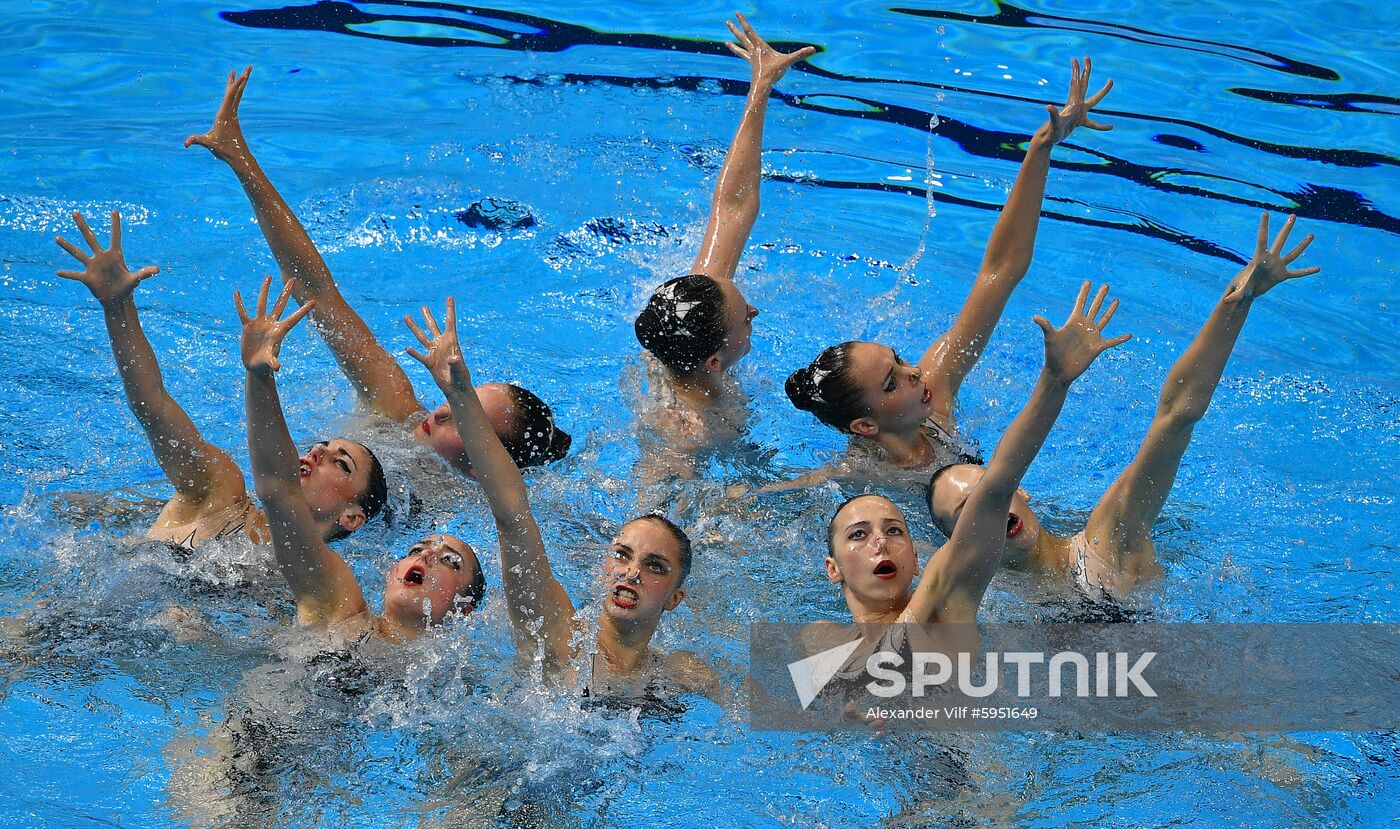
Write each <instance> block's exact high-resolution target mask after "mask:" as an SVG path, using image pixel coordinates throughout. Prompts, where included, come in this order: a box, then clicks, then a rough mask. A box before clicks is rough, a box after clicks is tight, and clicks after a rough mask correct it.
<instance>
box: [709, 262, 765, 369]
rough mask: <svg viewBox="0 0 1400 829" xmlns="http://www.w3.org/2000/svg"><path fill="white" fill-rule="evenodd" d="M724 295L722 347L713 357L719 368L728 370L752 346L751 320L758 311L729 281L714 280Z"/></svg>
mask: <svg viewBox="0 0 1400 829" xmlns="http://www.w3.org/2000/svg"><path fill="white" fill-rule="evenodd" d="M715 283H716V284H718V285H719V289H720V291H721V292H722V293H723V294H724V330H725V340H724V347H723V348H721V349H720V350H719V352H718V353H717V354H716V355H715V356H716V357H718V358H719V363H720V367H721V368H728V367H729V366H732V365H734V364H735V363H737V362H739V361H740V360H742V359H743V358H744V355H746V354H748V353H749V349H750V348H751V347H752V346H753V318H754V317H756V316H758V309H757V308H755V307H753V306H752V305H750V304H749V303H748V300H746V299H744V295H743V294H742V293H741V292H740V291H739V288H738V286H737V285H735V284H734V281H733V280H731V279H716V280H715Z"/></svg>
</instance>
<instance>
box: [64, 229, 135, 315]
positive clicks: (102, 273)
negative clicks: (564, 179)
mask: <svg viewBox="0 0 1400 829" xmlns="http://www.w3.org/2000/svg"><path fill="white" fill-rule="evenodd" d="M73 223H74V224H76V225H77V226H78V232H79V233H81V234H83V239H85V240H87V243H88V247H90V248H92V254H91V255H88V254H86V253H83V249H82V248H80V247H78V246H77V245H75V244H73V243H72V242H70V241H68V240H67V239H65V238H63V237H62V236H56V237H54V241H55V242H57V243H58V246H59V247H61V248H63V249H64V250H66V251H68V254H69V255H70V256H72V257H73V258H74V259H76V260H78V261H79V262H81V263H82V265H83V268H84V269H83V270H82V271H58V272H57V273H58V275H59V276H61V277H63V278H64V279H74V280H77V281H78V282H81V283H83V284H84V285H86V286H87V289H88V290H89V291H92V295H93V296H95V297H97V301H98V302H100V303H102V304H103V305H111V304H113V303H116V302H120V301H122V300H124V299H126V298H127V297H129V296H131V292H132V291H134V290H136V286H137V285H139V284H141V281H142V280H144V279H147V278H148V277H152V276H155V275H156V274H158V273H160V268H157V267H155V266H154V265H148V266H146V267H144V268H142V269H141V270H139V271H137V272H136V273H132V272H131V271H129V270H127V267H126V260H125V259H124V258H123V257H122V216H121V214H120V213H118V212H117V211H115V210H113V211H112V239H111V242H110V247H107V248H105V249H104V248H103V247H102V245H101V244H100V243H99V242H98V241H97V234H96V233H93V232H92V228H90V227H88V223H87V221H86V220H84V219H83V214H81V213H79V212H78V211H76V210H74V211H73Z"/></svg>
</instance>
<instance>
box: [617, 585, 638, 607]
mask: <svg viewBox="0 0 1400 829" xmlns="http://www.w3.org/2000/svg"><path fill="white" fill-rule="evenodd" d="M640 598H641V596H639V595H638V594H637V591H635V590H633V589H632V588H630V587H623V586H622V585H620V584H619V585H617V586H616V587H614V588H613V591H612V602H613V604H615V605H617V606H618V607H620V608H622V609H623V610H631V609H632V608H634V607H636V606H637V600H638V599H640Z"/></svg>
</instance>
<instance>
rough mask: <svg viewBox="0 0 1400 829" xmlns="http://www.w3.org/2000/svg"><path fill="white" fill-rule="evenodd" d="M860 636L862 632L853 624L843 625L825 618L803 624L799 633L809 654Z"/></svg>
mask: <svg viewBox="0 0 1400 829" xmlns="http://www.w3.org/2000/svg"><path fill="white" fill-rule="evenodd" d="M859 637H860V633H859V631H857V630H856V629H855V627H854V626H853V625H843V624H840V623H838V622H832V621H828V620H825V619H824V620H822V621H819V622H809V623H808V624H805V625H803V626H802V630H800V631H798V634H797V638H798V642H799V643H800V644H801V645H802V650H803V652H805V653H808V654H813V653H821V652H822V651H828V650H831V649H832V648H835V647H838V646H840V645H844V644H847V643H848V642H852V641H854V640H855V639H857V638H859Z"/></svg>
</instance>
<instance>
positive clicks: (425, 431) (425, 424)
mask: <svg viewBox="0 0 1400 829" xmlns="http://www.w3.org/2000/svg"><path fill="white" fill-rule="evenodd" d="M431 421H432V418H431V417H425V418H423V434H425V435H431V434H432V433H433V430H432V428H431V427H430V426H429V425H428V424H429V423H430V422H431Z"/></svg>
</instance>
